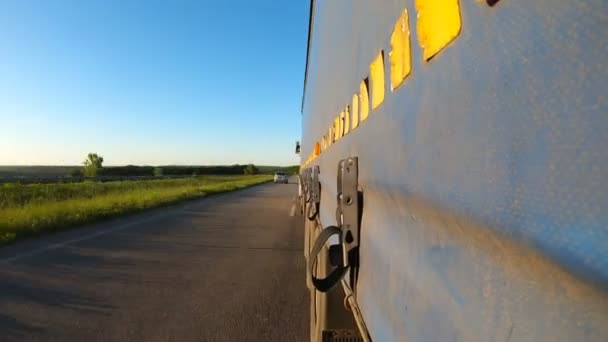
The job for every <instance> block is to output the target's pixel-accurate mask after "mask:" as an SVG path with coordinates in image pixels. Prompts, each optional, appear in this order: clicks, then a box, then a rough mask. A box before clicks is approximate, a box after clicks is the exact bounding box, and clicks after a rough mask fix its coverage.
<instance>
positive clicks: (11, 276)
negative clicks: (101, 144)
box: [0, 184, 309, 342]
mask: <svg viewBox="0 0 608 342" xmlns="http://www.w3.org/2000/svg"><path fill="white" fill-rule="evenodd" d="M296 192H297V189H296V185H295V184H289V185H283V184H276V185H275V184H264V185H260V186H256V187H253V188H249V189H246V190H242V191H239V192H234V193H228V194H221V195H216V196H212V197H209V198H206V199H201V200H196V201H191V202H188V203H184V204H180V205H176V206H172V207H167V208H162V209H157V210H152V211H149V212H146V213H143V214H139V215H135V216H129V217H125V218H121V219H116V220H113V221H107V222H103V223H99V224H95V225H91V226H87V227H83V228H79V229H75V230H70V231H67V232H62V233H59V234H54V235H50V236H46V237H41V238H36V239H29V240H26V241H23V242H21V243H18V244H16V245H13V246H8V247H4V248H0V341H86V342H90V341H305V340H307V339H308V327H309V325H308V319H309V318H308V299H307V291H306V287H305V280H304V277H305V265H304V258H303V254H302V247H303V231H302V230H303V229H302V227H303V226H302V225H301V220H302V218H301V216H295V217H294V216H291V214H292V213H291V211H292V205H293V198H294V196H295V195H296Z"/></svg>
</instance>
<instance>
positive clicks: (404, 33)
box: [388, 9, 412, 91]
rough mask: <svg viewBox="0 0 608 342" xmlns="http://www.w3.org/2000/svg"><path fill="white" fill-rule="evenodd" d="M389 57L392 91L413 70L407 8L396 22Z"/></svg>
mask: <svg viewBox="0 0 608 342" xmlns="http://www.w3.org/2000/svg"><path fill="white" fill-rule="evenodd" d="M388 58H389V60H390V64H391V91H395V89H397V87H399V86H400V85H401V83H403V81H404V80H405V78H406V77H407V76H408V75H409V74H410V72H411V71H412V57H411V46H410V21H409V18H408V14H407V9H405V10H403V13H402V14H401V16H400V17H399V19H397V23H395V28H394V29H393V34H391V52H389V54H388Z"/></svg>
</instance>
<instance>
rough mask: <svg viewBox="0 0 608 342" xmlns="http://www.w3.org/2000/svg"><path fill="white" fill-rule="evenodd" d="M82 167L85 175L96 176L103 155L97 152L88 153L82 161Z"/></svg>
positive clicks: (101, 165)
mask: <svg viewBox="0 0 608 342" xmlns="http://www.w3.org/2000/svg"><path fill="white" fill-rule="evenodd" d="M83 164H84V167H83V169H82V171H83V173H84V176H85V177H96V176H97V174H98V173H99V171H101V168H102V167H103V157H102V156H100V155H98V154H97V153H89V154H88V155H87V159H85V160H84V162H83Z"/></svg>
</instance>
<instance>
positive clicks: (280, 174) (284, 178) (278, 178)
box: [274, 171, 289, 184]
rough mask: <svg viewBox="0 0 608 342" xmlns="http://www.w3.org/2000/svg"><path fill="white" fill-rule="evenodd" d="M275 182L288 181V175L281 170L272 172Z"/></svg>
mask: <svg viewBox="0 0 608 342" xmlns="http://www.w3.org/2000/svg"><path fill="white" fill-rule="evenodd" d="M274 182H275V183H285V184H287V183H289V176H287V174H286V173H285V172H283V171H278V172H276V173H275V174H274Z"/></svg>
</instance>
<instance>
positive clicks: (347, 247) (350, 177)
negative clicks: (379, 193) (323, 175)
mask: <svg viewBox="0 0 608 342" xmlns="http://www.w3.org/2000/svg"><path fill="white" fill-rule="evenodd" d="M358 161H359V160H358V158H357V157H349V158H346V159H343V160H341V161H340V163H339V164H338V198H337V201H338V207H337V210H336V223H337V224H338V227H340V229H341V230H342V237H341V239H340V240H341V242H342V246H343V248H342V262H343V265H344V266H345V267H346V266H351V264H352V263H356V262H357V260H355V259H358V258H357V256H353V254H357V253H358V250H357V247H359V222H360V217H359V216H360V207H359V163H358ZM354 266H357V265H354ZM351 285H352V284H351Z"/></svg>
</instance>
